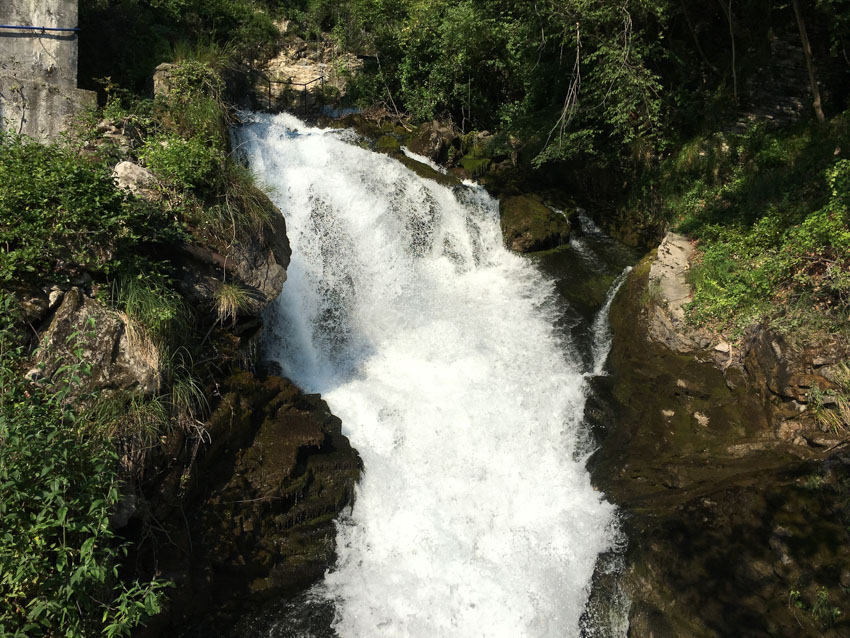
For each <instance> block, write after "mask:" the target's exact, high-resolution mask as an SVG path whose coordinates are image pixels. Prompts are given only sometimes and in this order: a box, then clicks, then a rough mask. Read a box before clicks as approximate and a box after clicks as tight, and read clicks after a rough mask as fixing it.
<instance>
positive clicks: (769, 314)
mask: <svg viewBox="0 0 850 638" xmlns="http://www.w3.org/2000/svg"><path fill="white" fill-rule="evenodd" d="M848 148H850V115H848V114H846V113H845V114H842V115H841V116H838V117H836V118H834V119H833V120H832V121H830V122H827V123H826V124H823V125H818V124H816V123H810V124H805V125H800V126H798V127H797V128H793V129H785V130H779V131H770V130H768V129H766V128H765V127H764V126H754V127H752V128H751V129H750V130H748V131H747V132H746V133H745V134H743V135H737V136H736V135H729V136H724V135H722V134H715V135H712V136H708V137H703V138H698V139H696V140H693V141H691V142H689V143H687V144H685V145H684V146H683V147H682V148H681V150H680V151H679V152H678V153H677V154H675V155H673V156H671V157H670V158H669V159H668V160H666V162H665V163H664V164H663V166H662V169H661V171H660V174H659V176H657V177H656V182H657V187H658V189H659V190H660V197H659V198H658V199H659V201H660V202H662V203H661V207H660V210H658V211H656V214H658V215H659V216H661V217H663V218H665V219H667V220H668V222H670V223H672V224H674V225H677V226H678V230H679V231H680V232H683V233H685V234H687V235H690V236H691V237H693V238H694V239H696V240H697V248H698V251H697V258H696V260H695V262H694V264H693V265H692V266H693V267H692V268H691V275H690V276H691V283H692V284H693V286H694V298H693V302H692V303H691V304H690V306H689V308H688V317H689V319H690V320H691V321H692V322H694V323H697V324H701V325H708V326H711V327H714V328H718V329H722V330H729V331H731V332H732V333H733V334H738V335H739V334H740V333H741V332H742V331H743V330H744V329H745V328H746V327H747V326H748V325H750V324H752V323H753V322H754V321H768V322H769V323H770V324H771V325H773V326H774V327H775V328H777V329H779V330H780V331H782V332H786V333H790V332H795V333H806V332H812V333H814V332H846V331H847V330H848V317H850V160H848V159H846V157H847V149H848Z"/></svg>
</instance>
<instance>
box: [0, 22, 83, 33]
mask: <svg viewBox="0 0 850 638" xmlns="http://www.w3.org/2000/svg"><path fill="white" fill-rule="evenodd" d="M0 29H15V30H23V31H40V32H41V33H46V32H47V31H73V32H74V33H77V32H78V31H79V30H80V27H34V26H31V25H20V24H0Z"/></svg>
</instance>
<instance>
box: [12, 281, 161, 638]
mask: <svg viewBox="0 0 850 638" xmlns="http://www.w3.org/2000/svg"><path fill="white" fill-rule="evenodd" d="M13 313H14V305H13V304H12V303H11V297H9V296H8V295H0V387H2V388H3V392H2V393H0V519H2V521H3V525H2V527H0V635H3V636H6V635H10V636H11V635H14V636H58V635H62V636H68V637H69V638H70V637H80V638H82V637H85V636H93V635H96V634H101V633H102V634H104V635H106V636H125V635H129V633H130V630H131V629H133V628H134V627H136V626H137V625H138V624H139V623H140V622H141V621H143V620H144V619H145V618H146V617H148V616H151V615H153V614H155V613H157V612H158V611H159V605H160V602H159V601H160V597H161V592H162V589H163V587H164V586H165V584H164V583H163V582H160V581H150V582H147V583H140V582H138V581H136V582H134V583H132V584H131V585H129V586H127V585H125V584H123V583H122V581H121V580H120V579H119V578H118V567H119V564H120V559H121V557H122V556H123V555H124V554H125V552H126V544H124V543H122V542H121V541H120V540H119V539H118V538H116V536H115V534H114V532H113V531H112V530H111V528H110V526H109V514H110V511H111V509H112V508H113V507H114V506H115V504H116V503H117V501H118V484H117V477H116V472H117V467H118V459H117V456H116V454H115V451H114V448H113V445H112V442H111V441H109V440H106V439H104V438H101V437H98V436H95V435H94V434H93V428H91V427H90V425H91V423H90V422H89V421H87V419H86V417H85V415H81V414H80V413H79V411H78V410H77V409H75V408H74V406H73V405H72V403H71V402H70V401H69V397H70V396H71V393H72V391H73V390H74V388H75V386H76V385H77V383H78V382H79V379H80V376H81V375H84V374H86V368H87V366H86V363H85V362H84V361H82V360H78V361H73V362H68V363H67V365H66V366H64V368H63V369H62V370H60V372H59V373H58V374H57V375H56V376H55V377H54V379H53V380H52V381H51V383H49V384H46V383H40V384H36V383H32V382H30V381H29V380H27V379H25V378H24V377H22V375H21V372H20V368H19V365H20V362H21V359H22V354H23V353H22V352H21V349H20V347H19V346H15V345H14V340H13V338H12V315H13ZM85 338H86V336H85V335H77V336H76V339H78V340H80V341H81V340H84V339H85ZM78 356H79V355H78ZM89 400H90V401H91V400H94V397H89Z"/></svg>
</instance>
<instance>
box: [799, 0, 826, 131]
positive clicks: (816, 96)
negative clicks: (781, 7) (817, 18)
mask: <svg viewBox="0 0 850 638" xmlns="http://www.w3.org/2000/svg"><path fill="white" fill-rule="evenodd" d="M791 4H793V5H794V15H795V16H796V18H797V26H798V27H799V28H800V42H802V44H803V55H804V56H806V68H808V70H809V86H810V87H811V89H812V106H814V109H815V115H816V116H817V118H818V122H823V121H824V120H825V119H826V117H825V116H824V114H823V107H822V106H821V100H820V89H819V88H818V79H817V76H816V75H815V63H814V61H813V60H812V47H811V45H810V44H809V36H808V34H807V33H806V23H805V22H803V14H802V12H801V11H800V0H792V3H791Z"/></svg>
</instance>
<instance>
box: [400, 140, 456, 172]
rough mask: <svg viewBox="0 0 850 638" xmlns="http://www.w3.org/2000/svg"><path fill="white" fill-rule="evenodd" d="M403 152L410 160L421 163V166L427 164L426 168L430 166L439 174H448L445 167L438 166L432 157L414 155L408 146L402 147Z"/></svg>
mask: <svg viewBox="0 0 850 638" xmlns="http://www.w3.org/2000/svg"><path fill="white" fill-rule="evenodd" d="M401 152H402V153H404V154H405V155H406V156H407V157H409V158H410V159H412V160H413V161H415V162H419V163H420V164H425V165H426V166H430V167H431V168H433V169H434V170H435V171H437V172H438V173H442V174H443V175H445V174H446V169H445V167H443V166H440V165H439V164H437V162H435V161H434V160H432V159H431V158H430V157H425V156H424V155H420V154H419V153H414V152H413V151H411V150H410V149H409V148H407V147H406V146H402V147H401Z"/></svg>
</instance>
